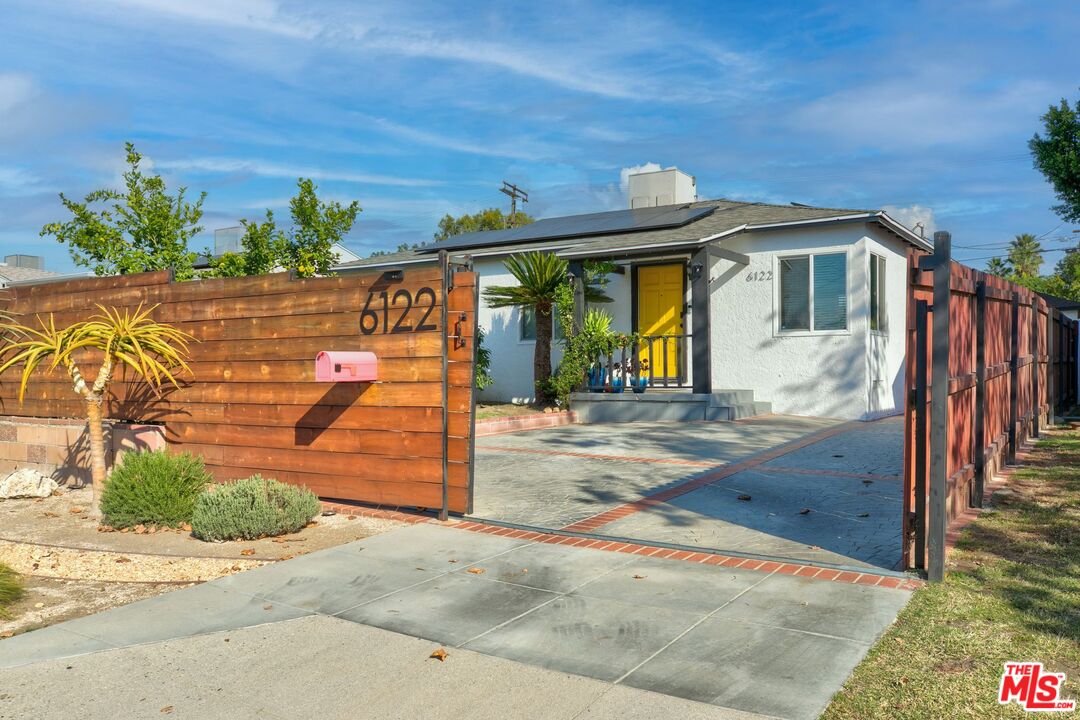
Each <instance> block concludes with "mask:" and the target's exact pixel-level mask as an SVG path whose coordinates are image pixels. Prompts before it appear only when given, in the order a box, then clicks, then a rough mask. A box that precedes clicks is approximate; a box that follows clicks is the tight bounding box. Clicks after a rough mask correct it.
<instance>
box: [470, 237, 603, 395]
mask: <svg viewBox="0 0 1080 720" xmlns="http://www.w3.org/2000/svg"><path fill="white" fill-rule="evenodd" d="M503 265H504V266H505V267H506V269H507V271H509V272H510V274H511V275H513V276H514V279H515V280H517V282H518V284H517V285H505V286H503V285H498V286H492V287H489V288H486V289H485V290H484V299H485V300H486V301H487V305H488V307H491V308H503V307H517V308H532V309H533V310H534V312H535V313H536V345H535V347H534V349H533V384H534V385H535V387H536V394H537V398H538V399H539V400H540V401H541V402H546V401H549V400H551V399H552V398H551V389H550V386H549V383H548V379H549V378H550V377H551V331H552V324H553V323H552V320H553V318H552V307H553V306H554V305H555V301H556V296H557V293H558V290H559V287H560V286H561V285H563V284H564V283H565V282H566V276H567V270H568V265H567V262H566V260H564V259H563V258H560V257H557V256H556V255H554V254H552V253H543V252H529V253H524V254H521V255H511V256H510V257H508V258H507V259H506V260H505V261H504V262H503ZM591 279H592V280H593V281H592V282H589V280H590V274H588V273H587V275H586V285H585V300H586V301H587V302H611V298H609V297H608V296H607V295H605V294H604V292H603V290H602V289H601V287H599V285H600V283H598V282H596V280H597V278H596V276H595V273H594V274H592V278H591Z"/></svg>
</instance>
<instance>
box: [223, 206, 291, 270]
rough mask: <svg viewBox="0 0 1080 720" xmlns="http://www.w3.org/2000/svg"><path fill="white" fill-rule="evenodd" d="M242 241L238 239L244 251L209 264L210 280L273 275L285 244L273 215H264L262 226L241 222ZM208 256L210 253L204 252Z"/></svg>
mask: <svg viewBox="0 0 1080 720" xmlns="http://www.w3.org/2000/svg"><path fill="white" fill-rule="evenodd" d="M240 224H241V225H243V226H244V237H243V238H242V239H241V241H240V242H241V246H242V247H243V251H241V252H238V253H234V252H227V253H224V254H223V255H222V256H221V257H219V258H214V259H212V260H211V261H210V267H211V271H210V272H209V273H207V275H209V276H211V277H243V276H245V275H265V274H267V273H271V272H274V269H275V268H276V267H277V265H278V263H279V262H280V261H281V259H282V257H281V255H282V253H281V248H282V247H283V246H284V244H285V242H286V240H285V236H284V234H283V233H282V232H281V231H280V230H278V228H277V225H276V224H275V222H274V213H273V211H271V210H267V211H266V220H264V221H263V222H257V221H250V220H241V221H240ZM206 254H207V255H208V256H212V255H213V253H212V252H211V251H210V250H207V251H206Z"/></svg>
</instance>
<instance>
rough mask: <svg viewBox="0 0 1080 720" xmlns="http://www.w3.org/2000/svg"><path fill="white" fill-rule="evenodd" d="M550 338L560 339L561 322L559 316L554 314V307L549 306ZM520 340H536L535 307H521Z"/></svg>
mask: <svg viewBox="0 0 1080 720" xmlns="http://www.w3.org/2000/svg"><path fill="white" fill-rule="evenodd" d="M551 315H552V318H551V339H552V340H562V339H563V330H562V323H560V322H559V316H558V315H556V314H555V308H554V307H553V308H551ZM520 338H521V340H522V341H528V342H532V341H534V340H536V308H531V307H523V308H521V335H520Z"/></svg>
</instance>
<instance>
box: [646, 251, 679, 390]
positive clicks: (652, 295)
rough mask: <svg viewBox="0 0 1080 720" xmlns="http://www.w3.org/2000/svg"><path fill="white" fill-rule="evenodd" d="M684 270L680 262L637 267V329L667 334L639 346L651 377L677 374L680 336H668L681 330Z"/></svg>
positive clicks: (676, 375)
mask: <svg viewBox="0 0 1080 720" xmlns="http://www.w3.org/2000/svg"><path fill="white" fill-rule="evenodd" d="M684 273H685V269H684V267H683V265H682V264H677V265H642V266H639V267H638V268H637V326H638V332H639V333H641V334H642V335H652V336H664V337H666V338H668V339H666V340H664V339H660V338H657V339H654V340H653V341H652V342H651V343H647V344H643V345H642V347H641V360H642V361H643V362H648V363H650V365H649V374H650V375H651V376H652V377H653V378H655V379H660V378H665V377H666V378H669V379H674V378H677V377H679V375H680V372H679V343H680V342H681V340H679V339H676V338H674V337H672V336H676V335H682V334H683V317H682V316H683V312H682V311H683V304H684V302H685V296H686V289H685V286H684V284H683V279H684V277H685V275H684ZM650 345H651V348H650ZM650 355H651V357H652V359H651V360H650Z"/></svg>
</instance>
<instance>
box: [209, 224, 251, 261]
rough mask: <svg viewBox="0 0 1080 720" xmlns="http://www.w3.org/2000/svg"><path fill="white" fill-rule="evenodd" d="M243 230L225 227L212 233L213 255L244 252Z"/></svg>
mask: <svg viewBox="0 0 1080 720" xmlns="http://www.w3.org/2000/svg"><path fill="white" fill-rule="evenodd" d="M243 239H244V228H242V227H227V228H218V229H217V230H215V231H214V254H215V255H224V254H225V253H238V252H243V250H244V244H243Z"/></svg>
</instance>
